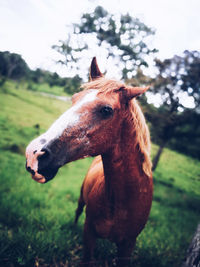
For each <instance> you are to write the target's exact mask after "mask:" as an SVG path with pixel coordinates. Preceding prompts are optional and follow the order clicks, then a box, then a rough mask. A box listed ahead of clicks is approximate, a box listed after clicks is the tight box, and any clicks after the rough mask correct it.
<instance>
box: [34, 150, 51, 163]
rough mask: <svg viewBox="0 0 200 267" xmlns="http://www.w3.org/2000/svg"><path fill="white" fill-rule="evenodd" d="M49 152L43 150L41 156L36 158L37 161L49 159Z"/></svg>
mask: <svg viewBox="0 0 200 267" xmlns="http://www.w3.org/2000/svg"><path fill="white" fill-rule="evenodd" d="M50 154H51V152H50V151H49V150H48V149H47V148H43V149H42V150H41V154H40V155H39V156H38V157H37V159H38V160H39V159H47V158H50Z"/></svg>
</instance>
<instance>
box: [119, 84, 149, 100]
mask: <svg viewBox="0 0 200 267" xmlns="http://www.w3.org/2000/svg"><path fill="white" fill-rule="evenodd" d="M149 88H150V86H147V87H129V86H128V87H126V88H124V91H125V92H124V93H125V98H126V100H127V101H129V100H131V99H132V98H134V97H137V96H139V95H142V94H144V93H145V92H146V91H147V90H148V89H149Z"/></svg>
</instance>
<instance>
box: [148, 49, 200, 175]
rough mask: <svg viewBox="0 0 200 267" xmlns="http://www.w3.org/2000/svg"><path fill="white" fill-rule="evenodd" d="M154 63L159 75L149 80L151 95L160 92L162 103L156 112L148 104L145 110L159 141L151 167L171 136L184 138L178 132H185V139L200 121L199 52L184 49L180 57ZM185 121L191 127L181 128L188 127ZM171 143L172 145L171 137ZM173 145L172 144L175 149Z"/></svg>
mask: <svg viewBox="0 0 200 267" xmlns="http://www.w3.org/2000/svg"><path fill="white" fill-rule="evenodd" d="M156 66H157V69H158V75H157V77H156V78H155V79H153V80H152V88H153V93H154V94H157V93H159V94H160V96H161V98H162V105H161V106H160V107H159V108H158V110H157V111H155V110H154V109H152V108H150V107H149V108H147V109H146V110H147V112H146V113H147V114H146V116H147V119H148V120H149V121H150V122H151V124H152V128H153V131H152V133H153V136H154V141H156V143H158V144H159V149H158V152H157V154H156V156H155V158H154V160H153V170H155V168H156V166H157V164H158V161H159V158H160V156H161V153H162V151H163V148H164V147H165V146H166V145H167V144H170V142H171V141H172V139H174V138H175V137H177V138H179V140H180V138H181V137H182V138H183V134H181V132H182V133H183V132H184V138H185V139H187V138H186V136H188V138H189V137H191V136H192V132H191V131H192V129H194V127H195V128H196V131H197V128H198V125H199V124H200V120H199V119H200V116H199V115H198V112H199V111H200V110H199V108H200V53H198V52H196V51H192V52H188V51H185V52H184V55H183V56H182V57H181V56H174V57H173V58H171V59H166V60H164V61H161V60H156ZM188 102H189V103H188ZM191 116H193V119H191ZM188 124H189V125H190V126H189V129H190V130H187V131H183V129H184V128H187V129H188V126H187V127H186V125H188ZM199 131H200V129H198V132H199ZM182 140H183V139H182ZM188 140H189V139H188ZM196 140H197V141H196ZM192 141H193V142H195V141H196V142H198V143H199V140H198V139H197V136H196V139H195V138H194V135H193V140H192ZM175 143H176V142H175ZM171 144H174V140H173V142H171ZM176 144H177V143H176ZM176 144H174V147H176V148H177V146H176ZM179 146H180V143H179ZM182 146H183V144H182ZM194 154H195V153H194Z"/></svg>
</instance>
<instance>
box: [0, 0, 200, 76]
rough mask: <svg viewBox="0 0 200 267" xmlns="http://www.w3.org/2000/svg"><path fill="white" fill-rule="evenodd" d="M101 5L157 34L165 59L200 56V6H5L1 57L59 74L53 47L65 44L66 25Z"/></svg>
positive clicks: (38, 2)
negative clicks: (60, 42)
mask: <svg viewBox="0 0 200 267" xmlns="http://www.w3.org/2000/svg"><path fill="white" fill-rule="evenodd" d="M97 5H101V6H103V7H104V8H105V9H107V10H108V11H110V12H112V13H118V14H119V13H127V12H129V14H130V15H131V16H133V17H134V16H136V17H139V19H140V20H142V21H143V22H144V23H146V24H147V26H150V27H152V28H154V29H156V34H155V37H154V40H153V43H154V46H155V47H156V48H157V49H159V53H158V54H157V57H159V58H161V59H164V58H168V57H172V56H173V55H174V54H181V53H182V52H183V51H184V50H186V49H188V50H200V1H199V0H0V51H5V50H8V51H11V52H15V53H19V54H21V55H22V57H23V58H24V59H25V60H26V62H27V63H28V65H29V66H30V67H31V68H36V67H41V68H45V69H49V70H51V71H58V70H59V68H58V66H57V65H56V64H55V62H54V61H55V60H56V58H57V54H56V52H55V51H53V50H52V49H51V46H52V45H53V44H56V43H57V42H58V40H60V39H61V40H64V39H65V37H66V33H67V28H66V25H70V24H72V23H74V22H78V21H79V18H80V16H81V14H82V13H84V12H90V11H92V10H93V9H94V7H95V6H97ZM97 55H98V52H97ZM92 56H93V55H91V57H92ZM99 60H100V61H102V64H104V65H105V64H106V59H105V60H104V59H102V58H100V59H99ZM104 68H105V66H104ZM66 76H68V74H67V73H66Z"/></svg>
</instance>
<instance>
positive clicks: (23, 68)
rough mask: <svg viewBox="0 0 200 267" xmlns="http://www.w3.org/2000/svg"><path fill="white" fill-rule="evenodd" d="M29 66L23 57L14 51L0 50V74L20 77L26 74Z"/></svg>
mask: <svg viewBox="0 0 200 267" xmlns="http://www.w3.org/2000/svg"><path fill="white" fill-rule="evenodd" d="M28 72H29V68H28V66H27V64H26V62H25V61H24V59H23V58H22V57H21V56H20V55H18V54H15V53H10V52H8V51H5V52H0V76H3V77H6V78H10V79H20V78H23V77H24V76H26V75H28Z"/></svg>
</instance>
